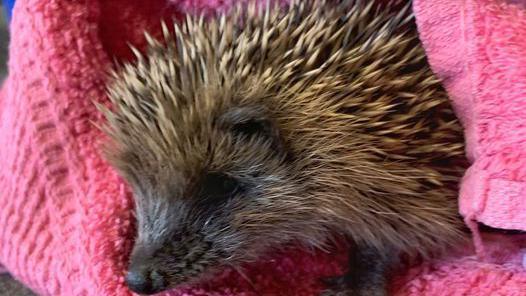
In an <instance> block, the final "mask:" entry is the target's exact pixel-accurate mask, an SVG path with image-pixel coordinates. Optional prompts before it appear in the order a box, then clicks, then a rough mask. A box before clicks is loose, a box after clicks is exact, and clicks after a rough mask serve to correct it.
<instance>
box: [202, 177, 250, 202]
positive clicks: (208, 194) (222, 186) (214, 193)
mask: <svg viewBox="0 0 526 296" xmlns="http://www.w3.org/2000/svg"><path fill="white" fill-rule="evenodd" d="M200 186H201V188H200V190H201V198H203V199H204V200H206V201H207V202H214V201H220V200H224V199H228V198H230V197H232V196H234V195H235V194H236V193H238V192H239V191H240V190H241V185H240V184H239V182H238V181H237V180H236V179H234V178H232V177H230V176H228V175H226V174H222V173H208V174H207V175H206V176H205V177H204V178H203V180H202V182H201V184H200Z"/></svg>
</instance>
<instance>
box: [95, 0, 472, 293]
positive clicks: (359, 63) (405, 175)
mask: <svg viewBox="0 0 526 296" xmlns="http://www.w3.org/2000/svg"><path fill="white" fill-rule="evenodd" d="M162 31H163V36H164V37H161V38H159V39H155V38H153V37H151V36H150V35H148V34H146V38H147V41H148V46H147V49H146V50H145V51H142V52H141V51H139V50H136V49H134V52H135V55H136V60H134V61H133V62H128V63H124V64H123V65H121V66H120V67H118V69H117V70H114V72H113V75H112V79H111V83H109V84H108V95H109V98H110V103H111V106H109V107H102V108H101V110H102V112H103V113H104V115H105V119H106V124H105V126H104V127H103V129H104V132H105V133H106V134H107V135H108V139H109V140H108V143H107V145H106V146H105V149H104V153H105V155H106V157H107V159H108V161H109V162H110V163H111V165H112V166H114V167H115V168H116V170H117V171H118V172H119V173H120V174H121V175H122V177H123V179H124V180H125V181H126V182H127V183H128V184H129V185H130V188H131V190H132V193H133V197H134V201H135V213H136V219H137V232H136V238H135V242H134V246H133V250H132V252H131V255H130V256H131V257H130V262H129V267H128V269H127V273H126V276H125V281H126V284H127V285H128V287H129V288H130V289H131V290H132V291H134V292H137V293H141V294H155V293H158V292H161V291H164V290H167V289H169V288H173V287H176V286H179V285H183V284H194V283H199V282H200V281H202V280H203V279H204V278H206V277H207V276H210V275H213V274H216V273H217V272H218V271H220V270H221V269H223V268H224V267H227V266H241V265H243V264H246V263H248V262H254V261H255V260H258V259H259V258H262V257H263V256H264V255H265V254H268V253H269V252H270V250H276V249H280V248H282V247H284V246H288V245H291V244H294V245H299V246H304V247H306V248H313V249H326V248H328V247H330V245H331V244H332V243H333V242H334V241H337V240H338V239H343V240H345V241H348V242H350V243H351V244H352V245H351V246H352V247H351V248H350V250H349V254H350V255H349V260H348V261H349V264H348V267H347V271H346V272H345V274H343V275H341V276H338V277H335V278H330V279H326V280H324V283H326V285H327V286H326V289H325V290H324V291H322V292H321V293H322V294H324V295H368V296H369V295H386V294H387V290H388V289H387V287H388V282H389V274H390V271H391V270H393V269H394V268H396V267H397V266H399V265H400V264H401V263H400V260H398V259H397V258H399V257H400V256H398V254H400V255H403V254H409V256H420V257H419V258H427V257H430V256H434V255H433V254H440V253H441V252H442V251H444V250H447V249H448V248H451V247H454V246H456V245H458V244H459V243H460V242H461V241H463V240H464V239H465V237H466V232H465V231H464V228H463V223H462V220H461V219H460V216H459V214H458V211H457V190H458V188H457V187H458V182H459V179H460V178H461V176H462V174H463V171H464V169H465V167H466V161H465V158H464V144H463V142H464V140H463V132H462V127H461V124H460V123H459V121H458V120H457V118H456V116H455V113H454V110H453V108H452V106H451V105H450V103H449V101H448V96H447V93H446V91H445V90H444V89H443V87H442V86H441V83H440V81H439V79H438V78H437V77H435V75H434V74H433V72H432V70H431V69H430V66H429V64H428V62H427V59H426V55H425V52H424V49H423V47H422V45H421V43H420V42H419V40H418V36H417V32H416V25H415V23H414V18H413V13H412V11H411V3H408V2H406V1H391V2H387V3H374V1H359V0H356V1H293V2H291V3H289V4H288V5H278V4H274V3H270V2H267V3H266V4H263V5H261V4H256V3H254V2H249V3H245V4H239V5H236V6H235V7H233V8H232V9H231V10H229V11H227V12H224V13H217V14H214V15H212V16H203V15H189V16H188V17H186V19H184V20H182V21H181V22H179V23H177V22H176V23H175V24H174V25H173V27H172V25H170V26H167V25H166V24H164V23H163V26H162ZM338 293H339V294H338Z"/></svg>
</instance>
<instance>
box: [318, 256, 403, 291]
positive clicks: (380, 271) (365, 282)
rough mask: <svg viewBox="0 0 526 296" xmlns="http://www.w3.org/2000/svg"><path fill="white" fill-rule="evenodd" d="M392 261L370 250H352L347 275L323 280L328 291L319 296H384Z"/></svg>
mask: <svg viewBox="0 0 526 296" xmlns="http://www.w3.org/2000/svg"><path fill="white" fill-rule="evenodd" d="M393 261H394V260H391V259H388V258H386V256H382V255H380V254H378V252H376V251H375V250H373V249H371V248H357V249H353V251H352V252H351V253H350V255H349V269H348V271H347V273H346V274H344V275H342V276H338V277H332V278H328V279H324V282H325V283H326V284H327V286H328V289H327V290H324V291H323V292H322V293H321V296H344V295H345V296H385V295H387V282H388V279H387V277H388V273H389V271H390V270H391V267H392V266H393V265H394V262H393Z"/></svg>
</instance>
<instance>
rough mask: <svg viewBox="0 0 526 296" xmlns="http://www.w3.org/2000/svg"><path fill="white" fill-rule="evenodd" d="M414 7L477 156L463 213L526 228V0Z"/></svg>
mask: <svg viewBox="0 0 526 296" xmlns="http://www.w3.org/2000/svg"><path fill="white" fill-rule="evenodd" d="M414 8H415V13H416V16H417V23H418V27H419V30H420V37H421V39H422V41H423V43H424V46H425V48H426V50H427V54H428V56H429V60H430V63H431V64H432V66H433V69H434V70H435V71H436V73H437V74H438V76H440V77H441V78H442V79H444V81H445V86H446V88H447V90H448V91H449V94H450V96H451V98H452V100H453V102H454V104H455V106H456V108H457V112H458V114H459V116H460V117H461V119H462V122H463V124H464V127H465V133H466V138H467V153H468V156H469V158H470V159H471V160H472V161H473V165H472V166H471V167H470V168H469V170H468V172H467V174H466V175H465V178H464V180H463V183H462V188H461V192H460V211H461V213H462V214H463V215H464V216H465V217H468V218H469V219H473V220H477V221H479V222H483V223H484V224H487V225H489V226H493V227H497V228H508V229H520V230H526V38H525V36H526V1H525V0H515V1H512V0H463V1H458V0H440V1H427V0H416V1H415V3H414Z"/></svg>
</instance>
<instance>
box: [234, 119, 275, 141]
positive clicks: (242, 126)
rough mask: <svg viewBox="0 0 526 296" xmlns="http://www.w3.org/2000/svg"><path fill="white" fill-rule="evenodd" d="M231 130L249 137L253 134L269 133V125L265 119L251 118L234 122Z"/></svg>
mask: <svg viewBox="0 0 526 296" xmlns="http://www.w3.org/2000/svg"><path fill="white" fill-rule="evenodd" d="M232 131H233V132H234V133H235V134H237V135H242V136H246V137H251V136H254V135H270V133H271V126H270V123H269V122H268V121H266V120H256V119H251V120H247V121H244V122H240V123H236V124H234V126H233V127H232Z"/></svg>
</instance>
